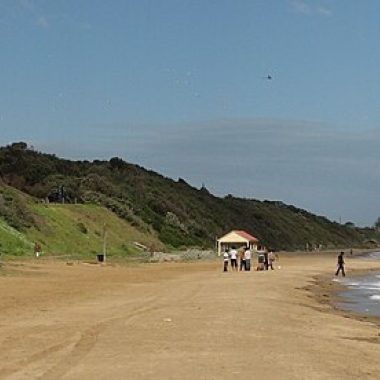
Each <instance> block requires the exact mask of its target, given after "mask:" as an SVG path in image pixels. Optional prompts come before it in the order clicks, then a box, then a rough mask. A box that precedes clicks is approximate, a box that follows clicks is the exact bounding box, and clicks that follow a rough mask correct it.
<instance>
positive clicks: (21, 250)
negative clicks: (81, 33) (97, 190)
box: [0, 187, 163, 255]
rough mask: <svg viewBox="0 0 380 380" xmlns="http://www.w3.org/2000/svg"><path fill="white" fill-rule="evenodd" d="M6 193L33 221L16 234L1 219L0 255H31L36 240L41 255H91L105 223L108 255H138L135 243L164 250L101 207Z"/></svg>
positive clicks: (149, 236)
mask: <svg viewBox="0 0 380 380" xmlns="http://www.w3.org/2000/svg"><path fill="white" fill-rule="evenodd" d="M3 189H4V188H3ZM6 192H7V195H8V197H11V198H12V202H13V203H16V204H17V205H18V207H19V208H20V207H22V211H23V212H24V213H27V214H28V215H29V216H30V218H31V219H32V220H33V222H32V223H31V225H30V226H28V227H23V228H22V232H19V231H17V230H16V229H15V228H13V227H10V226H9V224H8V223H7V222H6V221H5V220H4V219H3V218H0V253H6V254H11V255H25V254H26V255H32V254H33V245H34V242H36V241H37V242H39V243H40V244H41V245H42V250H43V252H44V253H45V254H49V255H60V254H79V255H94V254H95V253H98V252H102V249H103V224H104V223H105V226H106V241H107V253H108V254H109V255H127V254H133V253H137V252H139V249H138V248H136V246H135V245H134V244H133V243H134V242H139V243H142V244H144V245H146V246H148V247H150V248H153V249H162V248H163V245H162V243H161V242H160V241H159V240H158V238H157V237H156V236H154V235H153V234H148V233H142V232H140V231H138V230H137V229H136V228H135V227H132V226H131V225H130V224H128V223H127V222H126V221H125V220H123V219H120V218H119V217H117V216H116V215H115V214H114V213H112V212H111V211H109V210H107V209H105V208H103V207H100V206H96V205H83V204H81V205H57V204H49V205H47V204H41V203H36V202H35V200H34V199H33V198H31V197H29V196H27V195H25V194H23V193H21V192H19V191H17V190H15V189H11V188H8V187H7V188H6ZM20 205H21V206H20Z"/></svg>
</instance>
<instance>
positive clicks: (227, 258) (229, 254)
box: [223, 246, 275, 272]
mask: <svg viewBox="0 0 380 380" xmlns="http://www.w3.org/2000/svg"><path fill="white" fill-rule="evenodd" d="M238 259H239V269H238ZM251 261H252V251H251V250H250V249H249V247H242V249H240V250H239V251H238V250H237V249H236V247H234V246H232V247H231V248H230V249H226V250H225V251H224V253H223V271H224V272H228V264H229V263H231V270H232V271H238V270H239V271H243V270H245V271H250V270H251ZM274 261H275V255H274V253H273V251H269V252H267V251H265V252H263V253H260V254H259V255H258V258H257V267H256V270H264V269H265V270H268V269H269V268H271V269H272V270H273V269H274V268H273V262H274Z"/></svg>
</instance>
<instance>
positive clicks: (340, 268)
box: [335, 252, 346, 277]
mask: <svg viewBox="0 0 380 380" xmlns="http://www.w3.org/2000/svg"><path fill="white" fill-rule="evenodd" d="M343 256H344V252H341V253H340V254H339V255H338V269H337V270H336V272H335V276H337V275H338V274H339V272H340V271H342V276H343V277H345V276H346V273H345V271H344V258H343Z"/></svg>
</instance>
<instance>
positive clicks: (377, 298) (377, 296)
mask: <svg viewBox="0 0 380 380" xmlns="http://www.w3.org/2000/svg"><path fill="white" fill-rule="evenodd" d="M369 298H370V299H371V300H374V301H380V294H373V295H372V296H369Z"/></svg>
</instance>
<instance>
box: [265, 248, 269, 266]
mask: <svg viewBox="0 0 380 380" xmlns="http://www.w3.org/2000/svg"><path fill="white" fill-rule="evenodd" d="M264 268H265V270H268V268H269V261H268V252H267V251H265V252H264Z"/></svg>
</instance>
